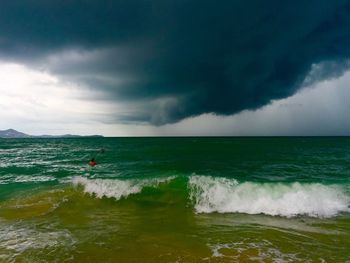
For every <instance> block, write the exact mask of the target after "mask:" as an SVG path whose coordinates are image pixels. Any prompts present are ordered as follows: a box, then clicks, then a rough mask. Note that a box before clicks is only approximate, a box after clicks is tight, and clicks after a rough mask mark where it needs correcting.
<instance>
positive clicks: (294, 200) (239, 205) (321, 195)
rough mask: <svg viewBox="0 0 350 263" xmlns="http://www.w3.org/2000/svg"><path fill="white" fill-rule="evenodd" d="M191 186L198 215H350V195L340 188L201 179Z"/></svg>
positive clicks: (189, 183) (196, 177) (334, 186)
mask: <svg viewBox="0 0 350 263" xmlns="http://www.w3.org/2000/svg"><path fill="white" fill-rule="evenodd" d="M188 185H189V188H190V198H191V200H192V201H193V202H194V207H195V210H196V212H198V213H212V212H219V213H246V214H267V215H272V216H277V215H278V216H285V217H293V216H297V215H307V216H310V217H332V216H335V215H337V214H338V213H340V212H349V211H350V209H349V204H350V196H349V193H348V192H347V190H346V189H345V188H344V187H342V186H340V185H323V184H320V183H297V182H295V183H289V184H286V183H255V182H243V183H239V182H238V181H236V180H234V179H226V178H213V177H210V176H197V175H194V176H191V177H190V178H189V182H188Z"/></svg>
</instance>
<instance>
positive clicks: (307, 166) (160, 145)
mask: <svg viewBox="0 0 350 263" xmlns="http://www.w3.org/2000/svg"><path fill="white" fill-rule="evenodd" d="M101 149H104V150H103V151H102V150H101ZM94 156H95V157H96V161H97V165H96V166H95V167H89V166H88V165H87V162H88V161H89V159H90V158H92V157H94ZM349 205H350V137H313V138H308V137H270V138H258V137H256V138H255V137H250V138H249V137H247V138H240V137H237V138H227V137H226V138H67V139H34V138H33V139H0V262H84V263H85V262H332V263H333V262H350V207H349Z"/></svg>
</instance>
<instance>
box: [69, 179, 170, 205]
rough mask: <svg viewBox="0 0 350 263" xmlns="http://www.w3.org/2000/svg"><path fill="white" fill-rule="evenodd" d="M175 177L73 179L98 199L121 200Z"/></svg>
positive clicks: (75, 183) (74, 182) (74, 183)
mask: <svg viewBox="0 0 350 263" xmlns="http://www.w3.org/2000/svg"><path fill="white" fill-rule="evenodd" d="M172 179H174V177H166V178H154V179H148V180H147V179H143V180H137V179H129V180H119V179H88V178H86V177H81V176H77V177H74V178H73V180H72V181H73V185H76V186H77V185H82V186H83V187H84V192H85V193H89V194H91V195H94V196H96V197H97V198H102V197H108V198H115V199H116V200H119V199H121V198H125V197H127V196H129V195H131V194H136V193H140V192H141V191H142V189H143V188H144V187H147V186H148V187H156V186H158V185H159V184H160V183H164V182H168V181H170V180H172Z"/></svg>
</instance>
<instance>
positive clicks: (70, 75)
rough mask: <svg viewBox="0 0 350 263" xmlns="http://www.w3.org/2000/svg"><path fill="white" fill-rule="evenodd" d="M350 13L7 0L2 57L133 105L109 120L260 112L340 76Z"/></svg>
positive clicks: (224, 4) (281, 4)
mask: <svg viewBox="0 0 350 263" xmlns="http://www.w3.org/2000/svg"><path fill="white" fill-rule="evenodd" d="M349 13H350V3H349V1H343V0H339V1H321V0H317V1H316V0H315V1H311V0H310V1H220V2H215V1H207V0H204V1H181V0H180V1H161V0H154V1H149V0H147V1H146V0H139V1H120V0H117V1H65V2H64V3H63V2H61V1H33V0H32V1H30V0H25V1H23V0H22V1H6V2H5V3H1V8H0V25H2V26H1V27H0V57H1V58H2V59H7V60H13V61H17V62H18V61H19V62H21V63H25V64H29V65H31V66H33V67H37V68H40V69H44V70H47V71H49V72H51V73H53V74H55V75H57V76H59V77H60V78H62V79H64V80H66V81H69V82H73V83H76V84H78V85H82V86H83V87H85V88H86V89H91V90H98V91H99V93H98V94H100V95H99V96H98V97H96V98H95V99H96V100H107V101H109V102H110V101H115V103H118V102H123V103H130V104H129V105H132V107H131V108H130V109H129V111H128V112H127V113H126V114H124V115H117V114H116V116H115V121H120V122H149V123H152V124H156V125H159V124H166V123H173V122H177V121H179V120H182V119H184V118H187V117H192V116H197V115H200V114H203V113H214V114H222V115H229V114H235V113H238V112H241V111H243V110H246V109H257V108H259V107H262V106H263V105H266V104H268V103H269V102H270V101H271V100H275V99H281V98H285V97H288V96H290V95H292V94H294V93H295V92H296V91H297V90H298V88H300V87H301V86H303V85H305V83H306V84H310V83H313V82H315V81H319V80H320V79H324V78H328V77H334V76H339V75H340V74H342V73H343V72H344V70H346V69H347V68H348V62H347V61H348V59H349V57H350V30H349V28H350V14H349ZM315 65H316V66H315ZM310 72H311V74H310ZM307 75H308V78H306V76H307Z"/></svg>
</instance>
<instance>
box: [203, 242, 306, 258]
mask: <svg viewBox="0 0 350 263" xmlns="http://www.w3.org/2000/svg"><path fill="white" fill-rule="evenodd" d="M208 247H209V248H210V249H211V251H212V257H213V258H222V259H226V260H225V261H227V260H229V261H232V262H241V261H246V259H247V258H248V259H249V260H250V261H252V262H276V263H277V262H296V261H297V262H301V261H302V260H301V259H300V258H298V257H297V254H288V253H282V252H281V251H280V250H279V249H278V248H276V247H275V246H274V245H273V244H272V243H271V242H269V241H267V240H262V241H260V242H251V241H250V240H243V241H240V242H232V243H226V244H225V243H223V244H208ZM223 251H225V252H226V253H224V252H223ZM227 252H229V253H227Z"/></svg>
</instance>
